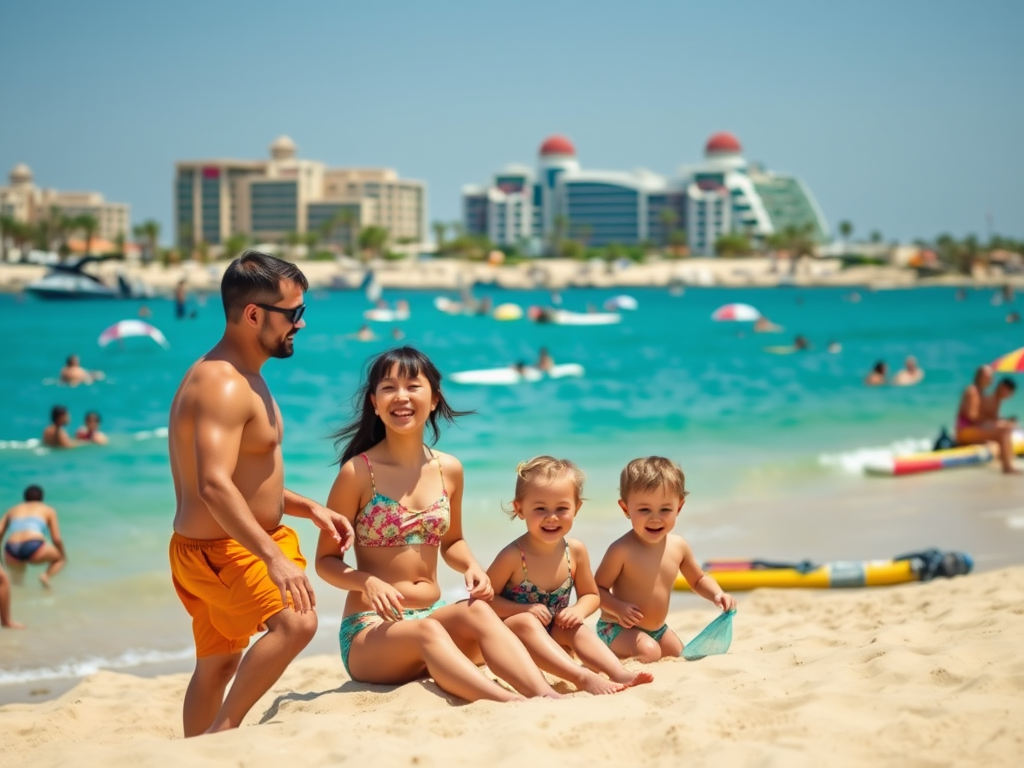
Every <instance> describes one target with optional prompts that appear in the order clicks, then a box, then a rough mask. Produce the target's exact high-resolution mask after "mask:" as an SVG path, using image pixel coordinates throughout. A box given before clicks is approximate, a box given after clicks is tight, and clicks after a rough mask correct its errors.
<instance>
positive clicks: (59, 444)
mask: <svg viewBox="0 0 1024 768" xmlns="http://www.w3.org/2000/svg"><path fill="white" fill-rule="evenodd" d="M70 423H71V414H69V413H68V409H67V408H65V407H64V406H63V405H55V406H53V408H51V409H50V423H49V424H47V425H46V429H44V430H43V445H48V446H50V447H51V448H77V447H78V443H77V442H75V441H74V440H72V439H71V436H70V435H69V434H68V433H67V430H66V429H65V427H67V425H68V424H70Z"/></svg>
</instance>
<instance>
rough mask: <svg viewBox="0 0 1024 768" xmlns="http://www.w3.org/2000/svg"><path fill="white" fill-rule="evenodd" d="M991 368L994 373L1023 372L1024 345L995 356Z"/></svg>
mask: <svg viewBox="0 0 1024 768" xmlns="http://www.w3.org/2000/svg"><path fill="white" fill-rule="evenodd" d="M992 370H993V371H995V372H996V373H1024V347H1021V348H1020V349H1015V350H1013V352H1007V353H1006V354H1005V355H1003V356H1002V357H999V358H996V360H995V361H994V362H993V363H992Z"/></svg>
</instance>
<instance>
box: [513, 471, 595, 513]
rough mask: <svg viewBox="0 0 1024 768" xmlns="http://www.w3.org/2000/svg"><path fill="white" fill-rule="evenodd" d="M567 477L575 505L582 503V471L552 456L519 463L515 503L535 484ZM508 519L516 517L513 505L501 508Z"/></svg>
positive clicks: (583, 477)
mask: <svg viewBox="0 0 1024 768" xmlns="http://www.w3.org/2000/svg"><path fill="white" fill-rule="evenodd" d="M563 477H568V478H569V479H570V480H572V484H573V491H574V493H575V496H576V501H577V503H579V502H581V501H583V483H584V481H586V479H587V476H586V475H585V474H584V473H583V470H582V469H580V468H579V467H578V466H576V465H575V464H573V463H572V462H571V461H569V460H568V459H556V458H555V457H554V456H535V457H534V458H532V459H530V460H529V461H521V462H519V466H517V467H516V495H515V500H516V501H520V502H521V501H522V500H523V496H525V495H526V489H527V488H528V487H529V486H530V485H534V484H537V483H544V484H546V483H550V482H552V481H553V480H558V479H560V478H563ZM502 509H504V510H505V513H506V514H508V515H509V516H510V517H515V516H516V510H515V507H514V506H513V505H511V504H510V505H508V506H504V507H502Z"/></svg>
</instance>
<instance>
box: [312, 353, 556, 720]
mask: <svg viewBox="0 0 1024 768" xmlns="http://www.w3.org/2000/svg"><path fill="white" fill-rule="evenodd" d="M440 382H441V375H440V373H438V370H437V368H436V367H434V364H433V363H432V362H430V360H429V359H428V358H427V357H426V355H424V354H423V353H421V352H419V351H418V350H415V349H413V348H412V347H399V348H397V349H392V350H388V351H387V352H384V353H382V354H380V355H378V356H377V358H376V359H375V360H374V361H373V363H372V364H371V365H370V369H369V374H368V377H367V380H366V382H365V383H364V385H363V387H362V389H361V393H360V401H361V403H362V406H361V410H360V412H359V414H358V415H357V416H356V418H355V419H354V420H353V421H352V422H351V423H350V424H348V425H347V426H346V427H345V428H344V429H342V430H341V431H340V432H338V433H337V438H338V441H339V443H343V444H344V448H343V451H342V455H341V469H340V470H339V472H338V477H337V479H336V480H335V481H334V486H333V487H332V488H331V493H330V497H329V498H328V500H327V505H328V506H329V507H330V508H331V509H334V510H337V511H338V512H340V513H341V514H343V515H345V517H347V518H348V519H349V520H351V521H352V523H353V525H354V527H355V532H356V544H355V556H356V567H355V568H353V567H352V566H350V565H348V564H347V563H346V562H345V560H344V559H343V557H342V555H340V554H339V553H338V548H337V546H332V541H331V539H330V537H329V536H321V537H320V542H319V545H318V546H317V553H316V571H317V573H318V574H319V575H320V576H321V578H323V579H324V581H326V582H327V583H329V584H333V585H334V586H336V587H338V588H339V589H344V590H346V591H347V592H348V597H347V598H346V600H345V612H344V617H343V618H342V621H341V631H340V633H339V641H340V645H341V661H342V664H344V666H345V670H346V671H347V672H348V673H349V675H350V676H351V677H352V679H353V680H357V681H359V682H363V683H375V684H380V685H399V684H402V683H407V682H409V681H411V680H416V679H419V678H421V677H425V676H428V675H429V676H430V677H432V678H434V680H435V681H436V682H437V684H438V686H440V687H441V688H442V689H443V690H445V691H446V692H448V693H450V694H453V695H455V696H458V697H459V698H462V699H466V700H467V701H476V700H478V699H489V700H492V701H511V700H515V699H520V698H522V697H523V696H527V697H532V696H546V697H551V698H558V696H559V695H558V694H557V693H556V692H555V691H554V689H552V688H551V686H550V685H548V683H547V681H546V680H545V678H544V675H543V674H542V673H541V671H540V670H539V669H538V668H537V666H536V665H535V664H534V663H533V661H532V659H531V658H530V654H529V652H528V651H527V650H526V648H524V647H523V644H522V643H521V642H520V641H519V639H518V638H517V637H516V636H515V634H513V632H512V630H510V629H509V628H508V627H506V626H505V625H504V623H502V621H501V619H500V618H498V615H497V614H496V613H495V612H494V609H493V608H492V607H491V604H490V602H489V601H490V600H491V598H493V597H494V590H493V589H492V587H491V582H490V579H488V578H487V574H486V573H485V572H484V570H483V568H481V567H480V565H479V564H478V563H477V562H476V559H475V558H474V557H473V554H472V552H470V549H469V545H468V544H467V543H466V541H465V540H464V539H463V538H462V490H463V487H464V481H463V473H462V464H460V463H459V461H458V459H456V458H455V457H453V456H450V455H448V454H445V453H440V452H437V451H434V450H432V449H431V448H428V447H427V446H426V445H425V444H424V431H425V430H426V428H427V426H428V425H429V427H430V431H431V433H432V435H433V437H434V439H435V440H436V439H437V436H438V420H439V418H443V419H444V420H446V421H454V419H455V417H456V416H459V415H460V414H459V413H458V412H457V411H454V410H452V408H451V406H449V405H448V402H447V401H446V400H445V398H444V395H443V394H442V392H441V389H440ZM378 483H379V485H378ZM439 557H441V558H444V561H445V562H446V563H447V564H448V565H449V566H450V567H451V568H453V569H455V570H457V571H458V572H459V573H462V574H464V578H465V584H466V590H467V591H468V592H469V598H470V599H469V600H461V601H459V602H457V603H455V604H453V605H446V604H445V602H444V601H443V600H441V586H440V584H439V583H438V579H437V561H438V558H439ZM480 663H486V664H487V666H488V667H489V668H490V670H491V671H492V672H493V673H494V674H495V675H497V676H498V677H500V678H502V679H503V680H505V681H506V682H507V683H508V684H509V685H511V686H512V688H514V689H515V691H518V692H519V693H516V692H515V691H510V690H508V689H507V688H505V687H503V686H501V685H499V684H498V683H496V682H495V681H494V680H491V679H490V678H488V677H485V676H484V675H482V674H480V670H479V669H478V668H477V665H478V664H480ZM520 694H521V695H520Z"/></svg>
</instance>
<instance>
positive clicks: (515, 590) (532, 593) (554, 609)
mask: <svg viewBox="0 0 1024 768" xmlns="http://www.w3.org/2000/svg"><path fill="white" fill-rule="evenodd" d="M516 546H517V547H519V555H520V556H521V557H522V558H523V580H522V582H521V583H519V584H516V585H515V586H509V585H508V584H506V585H505V587H504V588H503V589H502V590H501V596H502V597H504V598H505V599H507V600H511V601H512V602H514V603H522V604H528V603H543V604H544V605H546V606H547V607H548V610H549V611H551V616H552V618H554V616H555V615H556V614H558V612H559V611H564V610H565V609H566V608H568V607H569V598H570V596H571V594H572V587H573V579H572V560H570V559H569V542H568V541H567V542H565V563H566V565H568V566H569V575H568V576H567V577H566V578H565V581H563V582H562V584H561V586H559V587H557V588H556V589H553V590H551V591H550V592H547V591H545V590H543V589H541V588H540V587H538V586H537V585H536V584H534V583H533V582H532V581H530V575H529V573H527V571H526V553H525V552H523V548H522V547H520V546H519V545H518V544H516Z"/></svg>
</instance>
